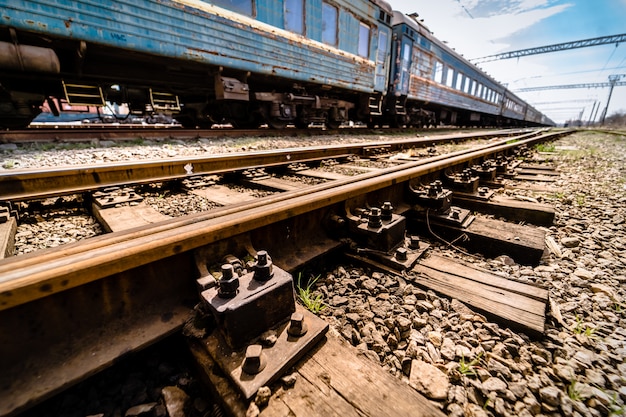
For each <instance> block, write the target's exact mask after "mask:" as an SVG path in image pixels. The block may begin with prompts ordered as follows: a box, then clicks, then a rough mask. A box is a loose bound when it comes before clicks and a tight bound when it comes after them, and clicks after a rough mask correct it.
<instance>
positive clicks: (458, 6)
mask: <svg viewBox="0 0 626 417" xmlns="http://www.w3.org/2000/svg"><path fill="white" fill-rule="evenodd" d="M387 1H388V2H389V3H390V4H391V6H392V8H393V9H394V10H399V11H401V12H403V13H407V14H408V13H413V12H417V13H418V14H419V19H423V20H424V22H423V23H424V24H425V25H426V26H427V27H428V28H429V29H430V30H431V31H432V32H433V33H434V35H435V37H437V38H438V39H440V40H442V41H445V42H447V44H448V46H450V47H452V48H454V49H455V50H456V51H457V52H458V53H460V54H462V55H463V56H464V57H465V58H468V59H473V58H480V57H485V56H488V55H494V54H499V53H503V52H509V51H516V50H520V49H526V48H535V47H539V46H546V45H553V44H557V43H563V42H573V41H579V40H585V39H591V38H597V37H601V36H612V35H621V34H625V33H626V0H436V1H435V0H387ZM478 66H479V67H480V68H482V69H483V70H484V71H485V72H487V73H488V74H489V75H491V76H492V77H493V78H494V79H496V80H497V81H499V82H500V83H502V84H505V85H507V87H508V88H509V89H510V90H511V91H513V92H514V93H515V94H516V95H517V96H519V97H521V98H522V99H524V100H525V101H527V102H528V103H530V104H532V105H533V106H534V107H535V108H537V109H538V110H540V111H541V112H542V113H544V114H545V115H547V116H548V117H550V118H551V119H552V120H553V121H554V122H556V123H559V124H562V123H564V122H565V121H567V120H578V119H580V120H582V121H584V122H588V121H589V120H590V119H592V120H596V121H599V120H600V117H601V114H602V111H603V110H604V109H605V107H606V104H607V99H608V95H609V88H608V87H607V88H577V89H551V90H543V91H535V92H520V91H516V90H518V89H521V88H529V87H542V86H554V85H569V84H588V83H601V82H608V79H609V75H621V74H624V77H623V78H622V79H621V81H626V42H623V43H620V44H619V45H617V46H616V45H615V44H609V45H601V46H592V47H586V48H578V49H571V50H566V51H559V52H551V53H547V54H539V55H531V56H526V57H520V58H512V59H505V60H498V61H493V62H484V63H480V64H478ZM595 109H599V110H598V111H597V112H596V110H595ZM592 111H593V114H592ZM618 111H620V112H626V86H621V87H615V88H614V89H613V94H612V96H611V100H610V103H609V108H608V111H607V116H610V115H611V114H614V113H616V112H618Z"/></svg>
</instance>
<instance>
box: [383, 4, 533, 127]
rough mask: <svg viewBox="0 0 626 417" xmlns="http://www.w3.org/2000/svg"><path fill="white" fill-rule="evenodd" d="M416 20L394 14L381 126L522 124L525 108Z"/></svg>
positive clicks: (522, 103) (524, 105)
mask: <svg viewBox="0 0 626 417" xmlns="http://www.w3.org/2000/svg"><path fill="white" fill-rule="evenodd" d="M416 17H417V16H416V15H411V16H407V15H403V14H402V13H400V12H397V11H396V12H394V15H393V20H392V26H393V33H394V39H395V40H396V43H395V44H394V45H393V47H392V67H391V75H390V84H389V89H388V95H387V100H386V104H385V112H384V116H383V117H382V118H381V121H382V123H389V124H391V125H417V126H421V125H425V124H426V125H430V124H450V125H463V126H470V125H481V126H484V125H511V124H518V122H521V123H519V124H522V123H523V122H525V121H529V122H531V123H530V124H533V123H537V124H539V122H537V118H536V117H535V116H534V115H533V116H532V117H531V118H530V119H529V120H526V115H525V109H526V103H524V102H523V101H522V100H520V99H519V98H517V97H516V96H514V95H513V94H511V93H510V92H508V91H507V90H506V88H505V87H503V86H502V85H500V84H499V83H498V82H497V81H495V80H494V79H493V78H491V77H490V76H488V75H487V74H485V73H484V72H483V71H481V70H480V69H479V68H477V67H476V66H475V65H473V64H471V63H470V62H469V61H467V60H466V59H464V58H463V57H462V56H461V55H459V54H458V53H456V52H455V51H454V50H452V49H451V48H450V47H448V46H447V45H446V44H445V43H443V42H441V41H440V40H438V39H437V38H435V37H434V36H433V35H432V33H431V32H430V31H429V30H428V28H427V27H426V26H424V25H423V24H422V23H421V22H420V21H418V20H417V19H416Z"/></svg>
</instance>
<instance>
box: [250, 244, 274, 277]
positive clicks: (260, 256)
mask: <svg viewBox="0 0 626 417" xmlns="http://www.w3.org/2000/svg"><path fill="white" fill-rule="evenodd" d="M273 276H274V265H273V263H272V258H270V256H269V255H268V254H267V251H264V250H260V251H258V252H257V263H256V264H255V265H254V279H255V280H256V281H261V282H264V281H268V280H270V279H271V278H272V277H273Z"/></svg>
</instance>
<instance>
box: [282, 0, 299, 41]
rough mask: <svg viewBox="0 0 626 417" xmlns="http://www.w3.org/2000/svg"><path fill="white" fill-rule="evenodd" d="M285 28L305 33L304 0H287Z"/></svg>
mask: <svg viewBox="0 0 626 417" xmlns="http://www.w3.org/2000/svg"><path fill="white" fill-rule="evenodd" d="M285 29H287V30H289V31H291V32H295V33H299V34H301V35H304V0H285Z"/></svg>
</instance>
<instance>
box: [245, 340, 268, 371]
mask: <svg viewBox="0 0 626 417" xmlns="http://www.w3.org/2000/svg"><path fill="white" fill-rule="evenodd" d="M265 365H267V361H266V360H265V355H264V354H263V346H261V345H250V346H248V347H247V349H246V356H245V358H244V359H243V363H242V364H241V369H242V370H243V371H244V372H245V373H247V374H248V375H254V374H258V373H259V372H261V371H262V370H263V369H265Z"/></svg>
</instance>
